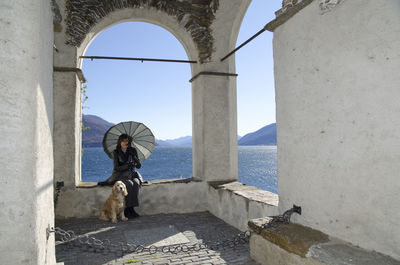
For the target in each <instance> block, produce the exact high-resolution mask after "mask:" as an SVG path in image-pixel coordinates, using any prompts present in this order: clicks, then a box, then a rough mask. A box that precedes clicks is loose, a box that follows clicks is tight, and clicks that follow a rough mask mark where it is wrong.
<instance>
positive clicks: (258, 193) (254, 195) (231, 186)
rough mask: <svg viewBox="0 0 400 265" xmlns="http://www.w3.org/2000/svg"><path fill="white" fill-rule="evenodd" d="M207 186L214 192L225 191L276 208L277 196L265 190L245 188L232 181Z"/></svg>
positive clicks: (210, 183) (212, 183) (251, 187)
mask: <svg viewBox="0 0 400 265" xmlns="http://www.w3.org/2000/svg"><path fill="white" fill-rule="evenodd" d="M209 185H210V186H211V187H213V188H214V189H216V190H226V191H230V192H233V193H234V194H236V195H239V196H241V197H244V198H245V199H248V200H250V201H256V202H261V203H265V204H268V205H272V206H278V202H279V196H278V194H275V193H272V192H269V191H266V190H260V189H259V188H257V187H254V186H247V185H245V184H243V183H240V182H238V181H232V182H228V183H218V182H209Z"/></svg>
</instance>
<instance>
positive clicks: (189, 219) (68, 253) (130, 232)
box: [56, 212, 257, 265]
mask: <svg viewBox="0 0 400 265" xmlns="http://www.w3.org/2000/svg"><path fill="white" fill-rule="evenodd" d="M56 227H59V228H61V229H63V230H72V231H74V232H75V234H76V235H83V234H88V235H90V236H91V237H94V238H96V239H100V240H102V241H106V240H107V239H108V240H110V241H111V242H112V243H118V242H122V243H124V244H126V243H132V244H135V245H138V244H143V245H146V246H148V245H154V244H156V245H157V244H158V245H159V246H162V245H163V244H164V245H165V244H167V243H168V242H175V243H187V244H189V245H191V244H194V243H206V242H210V241H211V242H221V241H224V240H227V239H232V238H233V237H234V236H235V235H237V234H238V233H240V231H239V230H237V229H235V228H234V227H232V226H230V225H228V224H226V223H225V222H223V221H222V220H220V219H218V218H216V217H215V216H213V215H211V214H210V213H206V212H203V213H191V214H159V215H150V216H141V217H139V218H136V219H133V220H129V221H127V222H121V221H120V222H118V224H112V223H109V222H103V221H100V220H98V219H97V218H89V219H65V220H57V221H56ZM135 235H137V236H135ZM58 238H59V237H58V236H56V240H57V239H58ZM168 240H169V241H168ZM171 240H172V241H171ZM56 259H57V262H64V264H65V265H100V264H101V265H103V264H104V265H106V264H110V265H116V264H155V265H162V264H174V265H176V264H182V265H183V264H184V265H195V264H243V265H256V264H257V263H255V262H254V261H253V260H251V258H250V254H249V245H248V243H247V244H244V245H238V246H235V247H233V248H230V247H225V248H223V249H219V250H211V249H209V248H204V249H201V250H198V251H195V250H192V251H188V252H179V253H177V254H173V253H163V252H157V253H154V254H150V253H149V252H146V253H128V254H125V255H123V254H122V252H119V253H117V252H114V251H112V252H111V251H101V252H100V251H97V252H96V251H94V250H93V249H90V248H87V247H86V246H85V245H81V244H79V243H76V244H71V243H62V242H60V241H57V242H56Z"/></svg>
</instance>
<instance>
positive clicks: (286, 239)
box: [249, 217, 400, 265]
mask: <svg viewBox="0 0 400 265" xmlns="http://www.w3.org/2000/svg"><path fill="white" fill-rule="evenodd" d="M271 220H272V218H270V217H266V218H258V219H253V220H251V221H249V227H250V228H251V229H253V230H255V231H259V232H260V234H257V233H253V234H252V235H251V239H250V252H251V256H252V258H253V259H254V260H256V261H257V262H259V263H261V264H265V265H275V264H276V265H278V264H286V265H291V264H303V265H314V264H315V265H316V264H318V265H320V264H329V265H344V264H346V265H378V264H379V265H400V261H398V260H395V259H393V258H391V257H389V256H385V255H383V254H380V253H377V252H374V251H367V250H364V249H361V248H358V247H356V246H353V245H351V244H349V243H347V242H343V241H341V240H339V239H334V238H331V237H329V236H328V235H326V234H324V233H322V232H320V231H318V230H314V229H312V228H309V227H304V226H302V225H299V224H294V223H290V224H282V225H279V226H277V227H271V228H267V229H262V225H263V224H265V223H268V222H269V221H271Z"/></svg>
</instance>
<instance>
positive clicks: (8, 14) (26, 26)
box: [0, 0, 55, 264]
mask: <svg viewBox="0 0 400 265" xmlns="http://www.w3.org/2000/svg"><path fill="white" fill-rule="evenodd" d="M52 46H53V23H52V13H51V8H50V2H49V1H45V0H40V1H30V2H29V3H26V2H25V1H1V2H0V69H1V72H0V91H1V97H0V102H1V103H0V135H1V139H0V149H1V150H2V151H1V153H0V165H1V166H0V168H1V169H0V171H1V175H0V187H1V188H0V208H1V211H0V238H1V240H0V263H1V264H55V254H54V253H55V250H54V237H53V236H51V237H50V238H49V239H48V240H47V239H46V228H47V227H48V226H53V225H54V214H53V157H52V150H53V146H52V133H53V132H52V127H53V113H52V108H53V106H52V76H51V73H52V56H51V54H52Z"/></svg>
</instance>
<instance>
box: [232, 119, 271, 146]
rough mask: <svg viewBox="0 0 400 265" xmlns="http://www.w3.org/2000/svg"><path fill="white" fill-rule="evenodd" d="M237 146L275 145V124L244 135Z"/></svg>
mask: <svg viewBox="0 0 400 265" xmlns="http://www.w3.org/2000/svg"><path fill="white" fill-rule="evenodd" d="M238 145H276V123H272V124H270V125H267V126H265V127H262V128H261V129H259V130H258V131H255V132H252V133H248V134H246V135H244V136H243V137H242V138H240V139H239V141H238Z"/></svg>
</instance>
